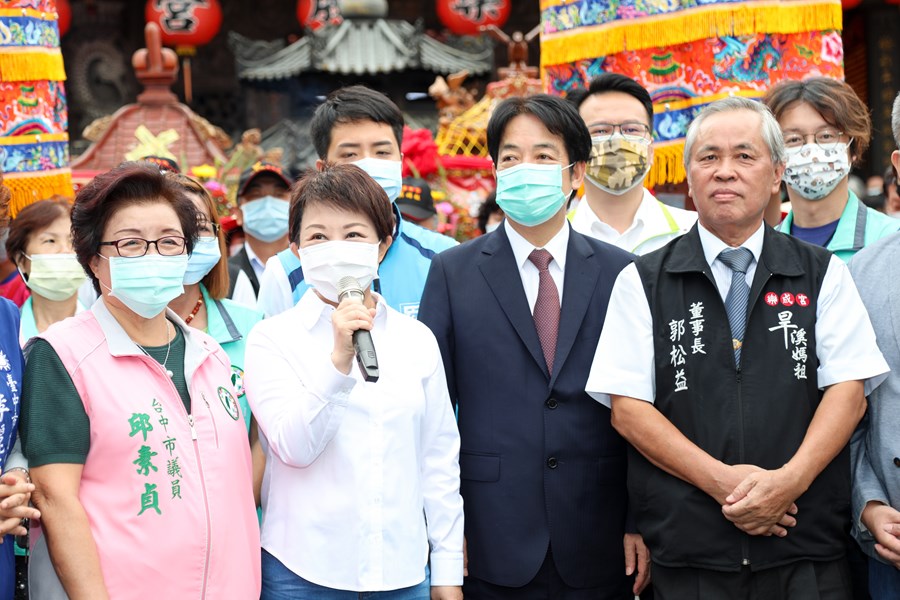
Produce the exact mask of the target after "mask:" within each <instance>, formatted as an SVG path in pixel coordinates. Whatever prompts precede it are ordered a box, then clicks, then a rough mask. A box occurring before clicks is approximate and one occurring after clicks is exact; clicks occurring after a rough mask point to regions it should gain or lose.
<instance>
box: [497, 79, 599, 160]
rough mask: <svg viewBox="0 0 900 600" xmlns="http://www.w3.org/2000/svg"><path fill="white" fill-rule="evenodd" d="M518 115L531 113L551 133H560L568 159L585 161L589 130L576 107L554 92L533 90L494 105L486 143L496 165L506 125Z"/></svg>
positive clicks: (589, 148) (589, 144)
mask: <svg viewBox="0 0 900 600" xmlns="http://www.w3.org/2000/svg"><path fill="white" fill-rule="evenodd" d="M519 115H532V116H534V117H535V118H536V119H538V120H539V121H540V122H541V123H543V124H544V127H546V128H547V130H548V131H550V133H552V134H553V135H558V136H559V137H561V138H562V139H563V142H565V145H566V153H567V154H568V155H569V161H570V162H587V160H588V159H589V158H590V157H591V134H590V132H588V128H587V126H586V125H585V124H584V121H583V120H582V118H581V116H579V114H578V111H577V110H575V107H574V106H573V105H572V104H570V103H569V102H566V101H565V100H563V99H562V98H559V97H557V96H551V95H549V94H536V95H534V96H528V97H527V98H520V97H512V98H507V99H506V100H504V101H502V102H501V103H500V104H498V105H497V108H495V109H494V113H493V114H492V115H491V120H490V121H488V125H487V144H488V153H490V155H491V159H492V160H493V161H494V164H495V165H496V164H497V160H498V155H499V153H500V139H501V138H502V137H503V133H504V132H505V131H506V126H507V125H509V122H510V121H512V120H513V118H515V117H518V116H519Z"/></svg>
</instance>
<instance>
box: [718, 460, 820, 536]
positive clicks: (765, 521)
mask: <svg viewBox="0 0 900 600" xmlns="http://www.w3.org/2000/svg"><path fill="white" fill-rule="evenodd" d="M715 484H716V490H715V493H714V494H713V497H714V498H715V499H716V501H718V502H719V504H721V505H722V514H723V515H724V516H725V518H726V519H728V520H729V521H731V522H732V523H734V526H735V527H737V528H738V529H740V530H741V531H743V532H745V533H748V534H750V535H765V536H769V535H776V536H778V537H784V536H786V535H787V533H788V528H790V527H793V526H794V525H796V524H797V518H796V517H797V505H796V504H795V500H796V499H797V498H798V497H799V496H800V495H801V494H802V493H803V491H804V490H803V489H802V487H801V486H800V484H799V483H798V481H797V479H796V478H795V477H792V476H791V475H790V474H789V473H788V472H787V471H786V470H785V469H784V468H781V469H774V470H771V471H767V470H765V469H761V468H759V467H757V466H754V465H723V469H722V471H721V473H720V474H719V476H718V477H716V482H715Z"/></svg>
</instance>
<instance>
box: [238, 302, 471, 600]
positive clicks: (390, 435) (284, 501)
mask: <svg viewBox="0 0 900 600" xmlns="http://www.w3.org/2000/svg"><path fill="white" fill-rule="evenodd" d="M373 296H374V297H375V298H376V301H377V308H376V315H375V324H374V329H373V331H372V339H373V342H374V345H375V348H376V350H377V353H378V363H379V371H380V378H379V380H378V381H377V382H375V383H366V382H364V381H363V380H362V378H361V376H360V373H359V370H358V368H357V366H356V364H355V363H354V364H353V366H352V368H351V371H350V374H349V375H344V374H342V373H340V372H339V371H338V370H337V369H335V367H334V365H333V364H332V362H331V352H332V349H333V346H334V336H333V333H332V325H331V315H332V313H333V312H334V308H333V307H332V306H330V305H328V304H326V303H324V302H322V301H321V300H320V299H319V297H318V296H316V294H315V293H314V292H313V291H312V290H308V291H307V292H306V293H305V294H304V295H303V297H302V298H301V299H300V302H299V303H298V304H297V306H295V307H293V308H291V309H290V310H288V311H286V312H284V313H282V314H280V315H277V316H275V317H273V318H271V319H266V320H265V321H262V322H261V323H259V324H258V325H257V326H256V327H255V328H254V329H253V331H252V332H251V333H250V335H249V336H248V340H247V352H246V360H245V381H244V383H245V386H246V387H245V389H246V390H247V398H248V400H249V402H250V406H251V408H252V410H253V414H254V415H255V417H256V420H257V422H258V423H259V426H260V429H261V433H262V435H263V436H264V438H265V440H266V444H267V449H266V454H267V456H266V477H265V482H264V485H263V498H262V502H263V522H262V545H263V547H264V548H265V549H266V550H267V551H268V552H269V553H271V554H272V555H274V556H275V557H276V558H278V560H280V561H281V562H282V563H283V564H284V565H285V566H286V567H287V568H289V569H290V570H291V571H293V572H294V573H296V574H297V575H299V576H301V577H303V578H304V579H307V580H309V581H311V582H313V583H315V584H318V585H321V586H326V587H329V588H334V589H340V590H350V591H357V592H361V591H384V590H394V589H399V588H404V587H410V586H413V585H416V584H419V583H421V582H422V581H423V579H424V578H425V565H426V563H427V562H428V560H429V549H430V560H431V585H435V586H437V585H461V584H462V581H463V552H462V548H463V503H462V497H461V496H460V494H459V432H458V430H457V428H456V420H455V419H454V415H453V410H452V407H451V404H450V398H449V394H448V392H447V383H446V377H445V375H444V367H443V362H442V360H441V354H440V350H439V349H438V345H437V342H436V340H435V338H434V336H433V335H432V333H431V331H430V330H429V329H428V328H427V327H426V326H425V325H423V324H421V323H419V322H417V321H416V320H414V319H411V318H409V317H406V316H403V315H402V314H400V313H399V312H397V311H395V310H393V309H392V308H390V307H388V306H387V305H386V304H385V303H384V301H383V299H381V298H380V297H379V296H377V295H376V294H373Z"/></svg>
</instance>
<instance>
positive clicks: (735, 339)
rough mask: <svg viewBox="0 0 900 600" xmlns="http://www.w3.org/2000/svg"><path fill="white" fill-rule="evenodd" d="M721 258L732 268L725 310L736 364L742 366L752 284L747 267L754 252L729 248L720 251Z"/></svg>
mask: <svg viewBox="0 0 900 600" xmlns="http://www.w3.org/2000/svg"><path fill="white" fill-rule="evenodd" d="M719 260H720V261H722V262H723V263H724V264H725V265H727V266H728V267H729V268H730V269H731V287H730V288H729V289H728V295H727V296H725V312H727V313H728V324H729V325H731V344H732V347H733V348H734V364H735V365H737V367H738V368H740V366H741V346H743V344H744V331H745V330H746V329H747V300H748V298H749V297H750V286H749V285H747V278H746V274H747V268H748V267H749V266H750V263H751V262H752V261H753V253H752V252H750V251H749V250H748V249H746V248H729V249H727V250H722V252H720V253H719Z"/></svg>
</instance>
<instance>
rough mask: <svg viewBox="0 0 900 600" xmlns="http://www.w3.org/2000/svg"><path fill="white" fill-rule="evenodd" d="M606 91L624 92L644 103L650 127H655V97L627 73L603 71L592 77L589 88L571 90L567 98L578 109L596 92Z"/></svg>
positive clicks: (603, 92) (602, 92)
mask: <svg viewBox="0 0 900 600" xmlns="http://www.w3.org/2000/svg"><path fill="white" fill-rule="evenodd" d="M606 92H622V93H623V94H628V95H629V96H631V97H633V98H634V99H635V100H637V101H638V102H640V103H641V104H643V105H644V110H645V111H647V119H648V121H649V123H650V128H651V129H653V99H652V98H650V92H648V91H647V89H646V88H645V87H644V86H642V85H641V84H639V83H638V82H637V81H635V80H634V79H632V78H631V77H628V76H626V75H622V74H620V73H603V74H602V75H598V76H597V77H594V78H593V79H591V82H590V84H588V87H587V89H583V88H582V89H577V90H573V91H571V92H569V94H568V96H566V100H568V101H569V102H571V103H572V104H574V105H575V108H576V109H578V108H581V105H582V104H583V103H584V101H585V100H587V99H588V98H589V97H591V96H593V95H594V94H605V93H606Z"/></svg>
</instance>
